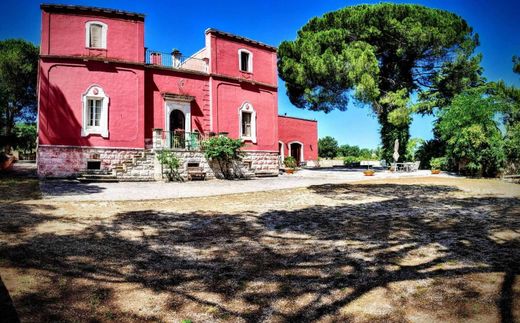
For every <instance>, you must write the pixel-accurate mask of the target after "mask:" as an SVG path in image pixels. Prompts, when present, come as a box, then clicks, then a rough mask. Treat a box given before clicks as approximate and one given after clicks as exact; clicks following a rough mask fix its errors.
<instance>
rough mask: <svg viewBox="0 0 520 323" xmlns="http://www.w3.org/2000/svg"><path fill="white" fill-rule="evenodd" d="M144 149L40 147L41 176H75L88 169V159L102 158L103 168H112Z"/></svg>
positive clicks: (39, 167)
mask: <svg viewBox="0 0 520 323" xmlns="http://www.w3.org/2000/svg"><path fill="white" fill-rule="evenodd" d="M143 152H144V149H132V148H127V149H120V148H90V147H68V146H42V145H40V146H39V147H38V153H37V164H38V176H40V177H73V176H76V175H78V174H79V173H81V172H84V171H86V170H87V161H88V160H100V161H101V169H102V170H106V171H112V169H113V168H114V167H115V166H116V165H118V164H121V163H123V162H124V161H127V160H132V158H135V156H136V155H137V154H142V153H143Z"/></svg>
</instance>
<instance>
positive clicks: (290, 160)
mask: <svg viewBox="0 0 520 323" xmlns="http://www.w3.org/2000/svg"><path fill="white" fill-rule="evenodd" d="M283 164H284V165H285V167H287V168H292V169H294V168H296V166H298V165H296V159H295V158H294V157H293V156H288V157H285V159H284V160H283Z"/></svg>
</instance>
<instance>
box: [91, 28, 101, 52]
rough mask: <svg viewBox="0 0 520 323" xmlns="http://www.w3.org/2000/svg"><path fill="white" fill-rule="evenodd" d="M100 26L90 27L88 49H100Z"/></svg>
mask: <svg viewBox="0 0 520 323" xmlns="http://www.w3.org/2000/svg"><path fill="white" fill-rule="evenodd" d="M102 28H103V27H102V26H100V25H90V47H93V48H101V47H102V44H101V34H102Z"/></svg>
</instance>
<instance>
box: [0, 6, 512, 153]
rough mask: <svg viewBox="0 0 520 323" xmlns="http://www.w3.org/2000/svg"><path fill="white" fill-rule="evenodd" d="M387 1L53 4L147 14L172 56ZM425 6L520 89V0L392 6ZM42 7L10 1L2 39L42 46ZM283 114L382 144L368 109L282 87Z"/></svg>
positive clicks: (161, 46)
mask: <svg viewBox="0 0 520 323" xmlns="http://www.w3.org/2000/svg"><path fill="white" fill-rule="evenodd" d="M378 2H380V1H366V0H365V1H337V0H327V1H316V0H311V1H306V0H305V1H304V0H294V1H293V0H290V1H288V0H262V1H255V0H251V1H243V0H241V1H238V0H237V1H235V0H233V1H225V0H220V1H207V2H206V1H161V0H154V1H149V0H134V1H128V0H126V1H116V0H115V1H111V0H103V1H101V0H88V1H86V0H75V1H70V0H59V1H53V0H49V1H45V3H60V4H77V5H86V6H97V7H107V8H115V9H121V10H128V11H135V12H140V13H144V14H145V15H146V20H145V44H146V46H147V47H148V48H152V49H155V50H163V51H169V50H171V49H172V48H179V49H180V50H181V51H182V52H183V53H184V54H187V55H189V54H191V53H194V52H195V51H197V50H198V49H200V48H202V47H203V46H204V30H205V29H206V28H208V27H213V28H217V29H221V30H223V31H227V32H231V33H235V34H238V35H242V36H244V37H248V38H252V39H255V40H258V41H262V42H265V43H267V44H270V45H274V46H277V45H279V44H280V43H281V42H282V41H283V40H293V39H294V38H295V37H296V32H297V30H298V29H299V28H300V27H301V26H303V25H304V24H305V23H306V22H307V21H308V20H309V19H310V18H312V17H315V16H321V15H323V14H324V13H326V12H328V11H333V10H336V9H339V8H342V7H345V6H350V5H356V4H360V3H378ZM389 2H398V3H418V4H423V5H426V6H429V7H434V8H440V9H445V10H448V11H452V12H454V13H456V14H458V15H460V16H462V17H463V18H464V19H466V20H467V21H468V23H469V24H470V25H471V26H473V28H474V30H475V31H476V32H477V33H478V34H479V35H480V41H481V46H480V47H479V48H478V49H477V51H478V52H481V53H483V55H484V60H483V66H484V69H485V72H484V75H485V76H486V77H487V78H488V79H489V80H499V79H502V80H504V81H506V82H508V83H511V84H516V85H520V77H518V75H515V74H513V72H512V70H511V56H512V55H514V54H517V55H520V33H519V32H518V22H517V21H518V16H519V13H520V1H518V0H516V1H513V0H511V1H507V0H495V1H488V0H424V1H418V0H416V1H389ZM40 3H42V1H36V0H17V1H14V0H2V1H1V2H0V15H1V16H0V18H1V19H0V39H6V38H24V39H27V40H29V41H32V42H34V43H36V44H38V43H39V33H40V9H39V4H40ZM279 112H280V114H284V113H287V114H288V115H292V116H297V117H304V118H311V119H316V120H318V132H319V136H320V137H323V136H326V135H331V136H333V137H335V138H336V139H337V140H338V141H339V142H340V143H341V144H351V145H352V144H355V145H359V146H362V147H369V148H374V147H376V146H377V145H378V144H379V134H378V128H379V125H378V123H377V121H376V119H375V118H374V116H372V115H371V114H370V110H369V109H368V108H359V107H354V106H352V107H349V109H348V111H346V112H339V111H335V112H332V113H329V114H325V113H322V112H311V111H305V110H301V109H298V108H296V107H294V106H293V105H291V103H290V102H289V100H288V98H287V96H286V95H285V88H284V85H283V82H281V81H280V89H279ZM432 121H433V118H432V117H420V116H415V117H414V121H413V123H412V126H411V135H412V137H421V138H424V139H429V138H431V136H432V134H431V123H432Z"/></svg>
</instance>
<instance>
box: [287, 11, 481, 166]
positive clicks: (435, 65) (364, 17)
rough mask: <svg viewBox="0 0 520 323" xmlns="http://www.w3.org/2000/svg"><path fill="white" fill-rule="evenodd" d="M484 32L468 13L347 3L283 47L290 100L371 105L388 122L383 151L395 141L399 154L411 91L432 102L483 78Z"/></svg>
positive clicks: (312, 105)
mask: <svg viewBox="0 0 520 323" xmlns="http://www.w3.org/2000/svg"><path fill="white" fill-rule="evenodd" d="M478 43H479V42H478V36H477V34H475V33H474V32H473V30H472V28H471V27H470V26H469V25H468V24H467V22H466V21H465V20H464V19H462V18H461V17H459V16H457V15H455V14H453V13H450V12H447V11H444V10H438V9H432V8H427V7H424V6H420V5H410V4H389V3H381V4H376V5H359V6H352V7H346V8H343V9H340V10H337V11H334V12H330V13H327V14H325V15H324V16H322V17H316V18H313V19H311V20H310V21H309V22H308V23H307V24H306V25H305V26H303V27H302V28H301V29H300V30H299V31H298V36H297V38H296V40H294V41H284V42H282V43H281V44H280V46H279V50H278V57H279V59H278V69H279V73H280V77H281V78H282V79H283V80H284V81H285V84H286V89H287V94H288V96H289V99H290V101H291V102H292V103H293V104H294V105H296V106H297V107H299V108H305V109H310V110H314V111H324V112H330V111H332V110H334V109H339V110H345V109H346V108H347V104H348V102H349V100H352V99H353V100H354V102H358V103H361V104H367V105H370V106H371V107H372V109H373V112H374V113H375V114H376V115H377V117H378V119H379V122H380V124H381V129H380V132H381V141H382V144H383V156H384V158H386V159H387V160H389V159H390V158H391V157H390V156H391V154H392V148H393V144H394V141H395V139H399V141H400V150H401V151H400V155H402V156H404V155H405V149H406V142H407V140H408V137H409V134H408V128H409V123H410V121H411V119H410V117H409V114H410V109H411V106H410V104H409V98H410V95H411V94H412V93H413V92H414V91H417V92H419V93H423V95H422V97H421V98H422V99H423V100H424V101H428V103H429V104H427V105H423V106H422V107H420V109H421V111H426V112H429V111H431V107H432V105H437V104H445V102H441V100H440V99H441V98H444V97H446V98H450V97H453V96H454V95H455V94H456V92H458V91H459V90H460V89H463V88H464V87H465V86H467V85H468V84H470V83H476V82H478V80H479V76H480V73H481V71H480V57H479V56H473V55H472V54H473V51H474V49H475V47H476V46H477V45H478Z"/></svg>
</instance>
